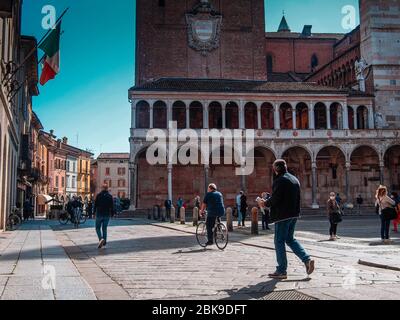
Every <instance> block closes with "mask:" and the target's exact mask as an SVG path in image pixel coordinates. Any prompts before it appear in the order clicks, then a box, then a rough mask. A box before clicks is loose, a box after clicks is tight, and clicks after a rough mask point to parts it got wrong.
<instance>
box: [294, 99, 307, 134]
mask: <svg viewBox="0 0 400 320" xmlns="http://www.w3.org/2000/svg"><path fill="white" fill-rule="evenodd" d="M296 127H297V129H299V130H307V129H308V128H309V126H308V106H307V105H306V104H305V103H304V102H300V103H299V104H297V106H296Z"/></svg>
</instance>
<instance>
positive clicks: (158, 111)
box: [153, 101, 167, 129]
mask: <svg viewBox="0 0 400 320" xmlns="http://www.w3.org/2000/svg"><path fill="white" fill-rule="evenodd" d="M153 126H154V128H156V129H166V128H167V105H166V104H165V102H163V101H157V102H156V103H155V104H154V107H153Z"/></svg>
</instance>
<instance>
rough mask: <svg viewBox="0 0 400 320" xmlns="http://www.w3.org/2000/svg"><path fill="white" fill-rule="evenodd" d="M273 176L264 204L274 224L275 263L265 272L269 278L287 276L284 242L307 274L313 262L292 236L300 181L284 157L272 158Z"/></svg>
mask: <svg viewBox="0 0 400 320" xmlns="http://www.w3.org/2000/svg"><path fill="white" fill-rule="evenodd" d="M272 168H273V171H274V173H275V179H274V182H273V186H272V195H271V198H270V199H269V200H268V201H267V202H266V205H267V206H268V207H270V208H271V221H272V222H274V223H275V251H276V258H277V262H278V266H277V268H276V271H275V272H274V273H272V274H270V275H269V277H270V278H273V279H287V267H288V262H287V256H286V246H285V244H286V245H288V246H289V248H290V249H292V251H293V253H294V254H295V255H296V256H297V257H299V258H300V260H301V261H302V262H303V263H304V265H305V267H306V272H307V274H308V275H310V274H312V273H313V272H314V267H315V263H314V260H312V259H311V258H310V256H309V255H308V254H307V252H306V251H305V250H304V248H303V247H302V245H301V244H300V243H299V242H298V241H297V240H296V239H295V238H294V232H295V229H296V223H297V219H298V218H299V217H300V182H299V180H298V179H297V178H296V177H295V176H293V175H292V174H290V173H289V172H288V169H287V164H286V161H285V160H282V159H279V160H276V161H275V162H274V164H273V166H272Z"/></svg>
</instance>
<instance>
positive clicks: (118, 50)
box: [22, 0, 358, 155]
mask: <svg viewBox="0 0 400 320" xmlns="http://www.w3.org/2000/svg"><path fill="white" fill-rule="evenodd" d="M167 1H173V0H167ZM45 5H53V6H54V7H55V8H56V9H57V13H58V14H61V12H62V11H63V10H64V9H65V8H66V7H70V10H69V12H68V13H67V15H66V16H65V17H64V19H63V25H62V29H63V31H64V33H63V35H62V39H61V72H60V74H59V75H58V76H57V78H56V79H55V80H53V81H50V82H48V83H47V84H46V85H45V86H44V87H40V88H39V89H40V96H39V97H36V98H34V110H35V111H36V113H37V114H38V116H39V118H40V119H41V121H42V123H43V125H44V127H45V130H47V131H49V130H50V129H54V130H55V134H56V135H57V136H58V137H59V138H61V137H63V136H67V137H68V138H69V143H70V144H72V145H75V146H78V147H80V148H82V149H86V148H88V149H90V150H92V151H93V152H94V153H95V154H96V155H97V154H98V153H100V152H129V142H128V138H129V128H130V105H129V103H128V93H127V91H128V88H129V87H131V86H132V85H133V84H134V62H135V61H134V59H135V57H134V43H135V0H115V1H113V2H110V1H107V0H24V6H23V18H22V19H23V23H22V31H23V34H26V35H33V36H36V37H37V38H38V39H40V38H41V37H42V36H43V35H44V33H45V30H44V29H42V27H41V21H42V18H43V15H42V13H41V11H42V7H43V6H45ZM345 5H353V6H355V7H356V8H358V0H329V1H320V0H302V1H299V0H266V10H265V11H266V24H267V26H266V27H267V31H276V30H277V28H278V25H279V22H280V20H281V18H282V11H283V10H284V11H285V15H286V18H287V21H288V24H289V26H290V28H291V29H292V31H298V32H300V31H301V30H302V28H303V26H304V24H312V25H313V32H346V30H343V28H342V26H341V20H342V17H343V16H342V13H341V9H342V7H343V6H345ZM357 12H358V10H357ZM357 23H358V21H357ZM39 54H40V55H41V54H42V53H41V52H40V53H39Z"/></svg>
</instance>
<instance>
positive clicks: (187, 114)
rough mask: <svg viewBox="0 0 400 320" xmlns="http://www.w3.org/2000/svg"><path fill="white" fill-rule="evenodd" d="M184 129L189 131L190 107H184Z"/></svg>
mask: <svg viewBox="0 0 400 320" xmlns="http://www.w3.org/2000/svg"><path fill="white" fill-rule="evenodd" d="M186 129H190V107H189V105H186Z"/></svg>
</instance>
